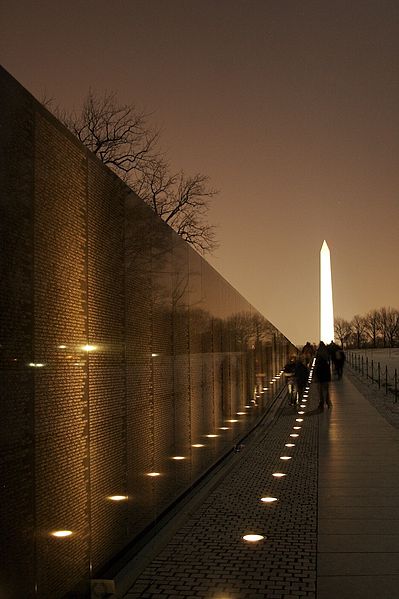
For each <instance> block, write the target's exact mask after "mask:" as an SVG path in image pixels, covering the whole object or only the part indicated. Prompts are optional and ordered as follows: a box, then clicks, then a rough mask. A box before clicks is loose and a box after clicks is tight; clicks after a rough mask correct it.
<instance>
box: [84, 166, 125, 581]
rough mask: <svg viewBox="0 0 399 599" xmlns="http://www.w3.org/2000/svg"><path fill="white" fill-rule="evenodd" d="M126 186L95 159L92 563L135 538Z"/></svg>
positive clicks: (90, 234)
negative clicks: (129, 476) (130, 495)
mask: <svg viewBox="0 0 399 599" xmlns="http://www.w3.org/2000/svg"><path fill="white" fill-rule="evenodd" d="M125 196H126V188H125V187H124V186H123V185H122V184H121V182H120V180H119V179H118V178H117V177H113V176H111V175H110V173H109V172H107V171H106V170H105V169H104V168H103V167H102V165H101V164H100V163H99V162H98V161H97V160H95V159H93V158H89V160H88V182H87V202H88V224H87V227H88V229H87V239H88V257H87V281H88V337H87V351H86V353H87V358H86V359H87V368H88V389H89V395H88V399H89V431H88V436H89V467H90V483H89V484H90V487H89V493H90V530H91V566H92V570H93V571H98V570H99V568H100V567H102V566H103V565H104V564H105V563H106V562H107V560H109V556H110V555H113V554H115V553H116V552H117V551H119V550H120V549H121V548H122V547H123V546H124V545H126V543H127V540H128V539H127V538H126V528H127V526H126V525H127V509H126V501H125V500H123V499H115V498H116V497H118V498H121V497H125V496H126V495H127V480H126V438H127V433H126V387H125V368H126V366H125V346H124V341H125V279H124V233H123V224H124V203H125Z"/></svg>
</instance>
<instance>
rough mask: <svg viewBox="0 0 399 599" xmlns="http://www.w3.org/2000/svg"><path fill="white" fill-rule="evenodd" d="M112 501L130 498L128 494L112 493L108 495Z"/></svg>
mask: <svg viewBox="0 0 399 599" xmlns="http://www.w3.org/2000/svg"><path fill="white" fill-rule="evenodd" d="M108 499H110V500H111V501H126V499H128V496H127V495H110V496H109V497H108Z"/></svg>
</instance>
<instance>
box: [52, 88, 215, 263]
mask: <svg viewBox="0 0 399 599" xmlns="http://www.w3.org/2000/svg"><path fill="white" fill-rule="evenodd" d="M54 113H55V115H56V116H57V117H58V118H59V119H60V120H61V121H62V122H63V123H64V125H66V127H68V129H69V130H70V131H72V133H74V135H76V137H77V138H78V139H79V140H80V141H81V142H82V143H83V144H84V145H85V146H86V147H88V148H89V150H90V151H92V152H93V153H94V154H96V155H97V156H98V158H99V159H100V160H101V161H102V162H103V163H104V164H106V165H107V166H108V167H109V168H111V169H112V170H113V171H114V172H115V173H116V174H117V175H118V176H119V177H121V179H122V180H123V181H125V183H127V184H128V185H129V186H130V187H131V188H132V189H133V190H134V191H135V192H136V193H137V195H138V196H139V197H141V198H142V199H143V200H144V201H145V202H146V203H147V204H148V205H149V206H151V208H152V209H153V210H154V212H155V213H156V214H157V215H158V216H160V218H162V219H163V220H164V221H165V222H166V223H168V224H169V225H170V226H171V227H172V228H173V229H174V230H175V231H176V232H177V233H178V234H179V235H180V236H181V237H182V238H183V239H185V240H186V241H187V242H188V243H190V244H191V245H193V246H194V247H195V248H196V249H197V250H198V251H199V252H200V253H202V254H205V253H207V252H212V251H214V250H215V249H216V247H217V242H216V235H215V227H213V226H212V225H210V224H208V222H207V215H208V211H209V202H210V200H211V199H212V198H213V197H214V196H215V195H216V194H217V191H216V190H215V189H212V188H210V187H209V178H208V177H207V176H206V175H203V174H201V173H197V174H195V175H193V176H186V175H185V174H184V173H183V172H182V171H181V172H179V173H171V172H170V167H169V164H168V162H167V161H166V160H165V157H164V155H163V153H162V152H161V151H160V150H159V139H160V132H159V130H157V129H153V128H151V127H150V126H149V124H148V119H149V116H150V115H148V114H147V113H145V112H141V111H139V110H138V109H137V108H136V106H135V105H129V104H123V105H120V104H119V103H118V101H117V98H116V95H115V94H114V93H105V94H104V95H103V96H98V95H96V94H95V93H94V92H93V91H92V90H89V93H88V95H87V97H86V99H85V101H84V103H83V106H82V108H81V110H80V111H72V112H66V111H62V110H60V109H57V108H56V109H55V110H54Z"/></svg>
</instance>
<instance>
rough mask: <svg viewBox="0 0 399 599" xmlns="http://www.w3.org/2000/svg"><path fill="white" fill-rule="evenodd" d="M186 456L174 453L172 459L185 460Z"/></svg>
mask: <svg viewBox="0 0 399 599" xmlns="http://www.w3.org/2000/svg"><path fill="white" fill-rule="evenodd" d="M185 459H186V458H185V457H184V455H174V456H173V457H172V460H185Z"/></svg>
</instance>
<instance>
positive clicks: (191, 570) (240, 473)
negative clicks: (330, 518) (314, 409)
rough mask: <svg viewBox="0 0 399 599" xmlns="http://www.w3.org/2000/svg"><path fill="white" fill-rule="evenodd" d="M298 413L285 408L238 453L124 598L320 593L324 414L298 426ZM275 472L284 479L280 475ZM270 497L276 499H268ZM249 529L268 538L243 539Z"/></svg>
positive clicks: (258, 598) (255, 598) (233, 598)
mask: <svg viewBox="0 0 399 599" xmlns="http://www.w3.org/2000/svg"><path fill="white" fill-rule="evenodd" d="M303 405H305V404H303ZM299 409H300V408H299ZM305 409H306V410H307V411H309V410H310V409H311V404H310V403H309V404H308V407H306V408H305ZM297 418H304V416H303V415H302V416H301V415H298V414H297V412H296V411H295V409H294V408H293V407H289V406H287V407H286V408H285V409H284V411H283V413H282V415H281V416H280V417H279V418H278V420H277V422H276V423H275V424H274V425H273V426H272V427H271V428H267V429H266V430H265V431H264V434H263V435H262V436H261V438H260V439H257V441H256V443H254V444H253V445H252V446H251V447H248V448H245V449H244V450H243V451H242V453H240V454H237V457H236V459H237V462H236V464H235V466H234V468H233V469H232V470H231V471H230V473H229V475H228V476H227V477H226V478H225V479H224V480H223V481H222V483H221V484H219V485H218V486H217V488H215V489H214V490H213V491H212V492H211V493H210V494H209V495H208V496H207V497H206V499H205V501H204V502H203V503H202V504H201V505H200V506H199V507H198V509H196V511H195V513H193V514H192V515H191V516H190V517H189V518H188V519H187V521H186V522H185V523H184V525H183V526H182V527H181V528H180V529H179V530H178V531H177V532H176V534H175V535H174V536H173V537H172V538H171V540H170V542H169V543H168V544H167V545H166V547H165V548H164V549H163V550H162V551H161V552H160V553H159V555H157V556H156V557H155V558H154V559H153V561H152V562H151V564H150V565H149V566H148V567H147V568H145V570H144V571H143V572H142V573H141V574H140V576H139V577H138V578H137V580H136V582H135V583H134V584H133V585H132V586H131V588H130V589H129V591H128V593H127V594H126V595H125V599H138V598H143V599H178V598H187V599H189V598H191V599H194V598H199V597H204V598H209V599H211V598H212V599H245V598H248V599H264V598H266V597H267V598H270V599H280V598H281V599H282V598H284V599H290V598H297V597H308V598H313V597H315V584H316V542H317V420H318V416H317V415H315V417H310V416H308V417H306V418H304V420H303V422H300V423H299V422H296V419H297ZM294 426H300V427H301V429H294V428H293V427H294ZM291 434H295V435H299V436H298V437H291V436H290V435H291ZM286 443H293V444H295V445H294V447H286ZM280 456H289V457H290V458H291V459H289V460H282V459H280ZM275 472H282V473H285V474H286V476H284V477H281V478H277V477H274V476H273V473H275ZM266 496H271V497H276V498H277V499H278V501H276V502H274V503H263V502H262V501H261V498H262V497H266ZM248 533H254V534H261V535H263V536H264V537H265V538H264V539H263V540H262V541H260V542H258V543H249V542H246V541H244V540H243V539H242V537H243V535H245V534H248Z"/></svg>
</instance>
